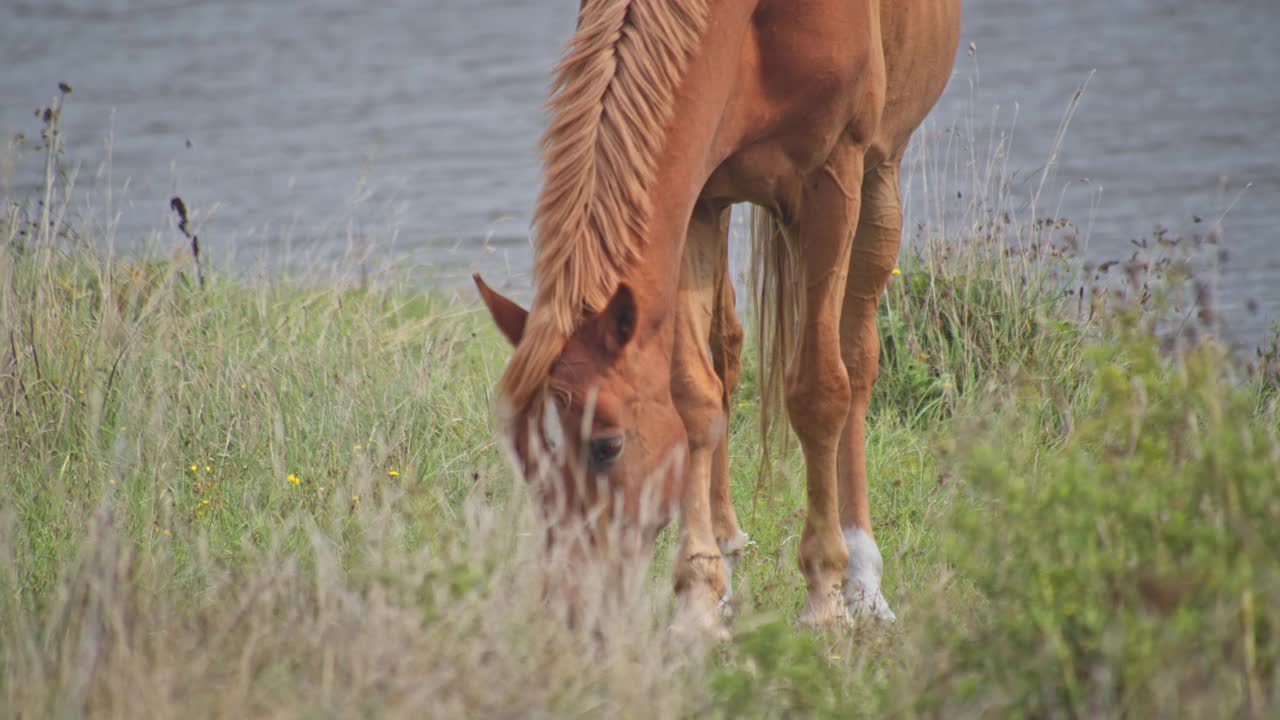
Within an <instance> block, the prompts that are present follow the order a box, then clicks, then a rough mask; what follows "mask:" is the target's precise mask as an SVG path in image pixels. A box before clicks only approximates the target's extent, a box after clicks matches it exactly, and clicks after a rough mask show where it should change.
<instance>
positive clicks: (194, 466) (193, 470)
mask: <svg viewBox="0 0 1280 720" xmlns="http://www.w3.org/2000/svg"><path fill="white" fill-rule="evenodd" d="M199 469H200V467H199V466H197V465H192V466H191V472H195V471H197V470H199Z"/></svg>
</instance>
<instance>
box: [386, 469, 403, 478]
mask: <svg viewBox="0 0 1280 720" xmlns="http://www.w3.org/2000/svg"><path fill="white" fill-rule="evenodd" d="M387 474H388V475H390V476H391V477H400V473H399V472H397V471H396V470H394V469H392V470H388V471H387Z"/></svg>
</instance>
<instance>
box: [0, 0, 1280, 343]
mask: <svg viewBox="0 0 1280 720" xmlns="http://www.w3.org/2000/svg"><path fill="white" fill-rule="evenodd" d="M3 5H4V7H3V8H2V9H0V18H3V21H2V22H0V68H3V69H2V70H0V131H3V132H4V134H5V135H12V134H13V133H15V132H18V131H24V132H26V133H27V134H28V135H31V134H34V131H35V130H36V128H37V125H36V121H35V119H34V118H33V117H32V111H33V109H35V108H36V107H37V106H40V105H43V104H46V103H47V102H48V101H49V100H50V98H51V97H52V96H53V94H54V93H55V92H56V86H57V83H58V82H63V81H65V82H67V83H70V84H71V85H72V86H73V87H74V88H75V91H74V93H73V95H72V96H71V98H70V100H69V106H68V109H67V111H66V114H65V118H64V127H65V129H66V137H67V138H68V144H69V155H70V157H71V158H72V159H73V160H75V161H78V162H81V163H83V167H84V173H83V174H82V177H81V180H80V187H82V188H85V187H88V188H90V190H89V191H87V193H85V194H87V196H88V197H89V198H90V201H91V202H94V203H97V204H98V205H99V206H105V202H106V201H105V200H104V199H103V198H105V197H106V192H105V191H106V188H107V187H108V186H110V188H111V190H112V192H111V195H110V197H111V203H112V206H113V207H114V208H116V209H117V211H118V213H119V224H118V227H117V231H116V233H115V241H114V242H115V244H116V245H117V247H120V248H122V249H128V248H133V247H136V246H137V245H139V244H140V242H141V239H142V238H143V237H144V236H146V235H148V233H152V234H153V235H152V242H155V243H158V244H160V245H162V246H165V245H167V244H169V243H172V244H173V245H177V244H179V242H180V238H178V237H177V236H176V231H175V230H174V229H173V228H174V226H173V220H172V217H171V215H170V211H169V209H168V200H169V198H170V197H171V196H172V195H174V194H179V195H181V196H182V197H183V198H184V199H185V200H186V202H187V204H188V206H189V207H191V208H192V210H193V211H194V213H195V214H196V216H197V217H198V218H199V223H200V233H201V237H202V242H203V245H204V247H205V249H206V252H207V253H208V254H210V255H213V256H215V258H214V259H215V260H216V259H217V257H216V256H222V257H227V256H230V255H234V257H235V258H236V262H238V263H239V264H241V265H246V264H249V263H254V262H257V261H259V259H266V260H265V261H266V262H273V263H274V262H283V260H281V258H289V257H294V258H306V259H307V261H308V262H325V261H328V262H337V261H339V260H340V259H342V258H347V257H351V256H355V257H356V258H366V259H367V260H369V261H375V262H374V264H378V265H388V264H390V265H394V266H396V267H399V268H402V269H403V268H406V267H409V268H421V272H422V275H423V277H424V279H430V280H431V281H435V282H459V281H460V280H461V279H462V278H465V277H466V276H467V275H469V273H470V272H471V271H472V270H475V269H479V270H483V271H485V272H486V273H487V274H489V275H491V276H497V277H499V278H504V277H505V278H507V279H508V282H509V284H510V285H511V286H512V287H514V288H516V289H517V290H518V289H519V288H521V287H527V285H528V265H529V260H530V252H529V248H528V226H529V217H530V214H531V209H532V205H533V201H534V197H535V195H536V190H537V178H538V164H537V154H536V143H537V138H538V135H539V133H540V132H541V129H542V127H543V123H544V116H543V114H542V103H543V101H544V99H545V94H546V88H547V85H548V73H549V70H550V67H551V65H552V63H553V62H554V60H555V58H556V56H557V54H558V52H559V49H560V47H561V45H562V44H563V42H564V40H565V38H567V36H568V34H569V33H570V31H571V30H572V28H573V21H574V8H573V6H574V3H572V2H564V3H548V2H544V1H542V0H451V1H450V2H441V1H438V0H437V1H432V0H426V1H425V2H424V1H422V0H414V1H409V0H400V1H398V2H397V1H392V2H379V3H353V2H350V0H271V1H268V2H261V3H238V2H236V3H232V2H222V1H216V0H5V2H4V3H3ZM964 14H965V20H964V29H963V35H962V38H961V43H960V45H961V50H960V56H959V58H958V60H957V63H956V72H955V76H954V78H953V80H952V83H951V85H950V87H949V89H948V91H947V94H946V95H945V96H944V98H943V100H942V101H941V102H940V104H939V106H938V108H937V109H936V110H935V112H934V114H933V115H932V116H931V119H930V121H929V124H928V126H927V128H926V136H927V137H932V138H945V136H946V134H947V132H948V131H949V130H951V129H953V128H954V129H958V130H959V131H960V132H959V133H958V134H959V135H960V136H962V137H970V138H977V139H979V140H980V141H982V142H983V143H985V142H987V139H989V138H992V137H1000V136H1003V137H1004V138H1005V140H1004V144H1005V145H1007V148H1008V150H1007V154H1006V157H1005V159H1004V160H1003V163H1004V164H1005V165H1006V166H1007V168H1008V170H1009V171H1010V172H1011V173H1013V175H1014V177H1015V179H1017V180H1018V183H1015V187H1016V188H1020V189H1021V191H1028V192H1029V189H1034V186H1035V184H1036V183H1037V182H1038V178H1039V173H1040V170H1041V168H1042V167H1043V166H1044V164H1045V162H1046V160H1047V159H1048V158H1049V157H1050V154H1051V152H1052V151H1053V149H1054V147H1055V145H1054V138H1055V136H1056V134H1057V131H1058V127H1059V125H1060V123H1061V121H1062V119H1063V115H1064V111H1065V110H1066V108H1067V105H1068V102H1069V101H1070V99H1071V97H1072V95H1073V93H1074V92H1075V90H1076V89H1077V87H1078V86H1079V85H1080V84H1081V83H1083V82H1084V81H1086V80H1088V86H1087V89H1086V91H1085V92H1084V94H1083V96H1082V98H1081V100H1080V103H1079V106H1078V108H1077V110H1076V112H1075V114H1074V117H1073V119H1072V121H1071V123H1070V126H1069V129H1068V130H1067V133H1066V135H1065V140H1064V141H1063V143H1062V144H1061V147H1060V148H1059V152H1058V153H1057V155H1056V158H1055V159H1056V165H1055V168H1056V172H1055V173H1054V175H1053V177H1052V179H1051V180H1050V181H1049V183H1048V184H1047V185H1046V190H1045V192H1044V193H1043V194H1042V195H1041V202H1040V203H1039V204H1040V206H1041V207H1046V208H1047V210H1048V211H1051V212H1052V214H1054V215H1061V216H1066V217H1068V218H1071V219H1072V220H1073V221H1075V222H1076V223H1077V224H1078V225H1079V226H1080V227H1081V228H1082V231H1083V232H1084V233H1085V234H1086V236H1087V241H1088V247H1089V252H1090V253H1091V254H1092V255H1095V256H1097V257H1099V258H1110V257H1121V256H1126V255H1127V254H1128V252H1129V251H1130V250H1131V247H1132V246H1131V245H1130V240H1131V239H1133V238H1138V237H1140V236H1144V235H1149V234H1150V233H1151V231H1152V228H1153V227H1154V226H1156V225H1157V224H1159V225H1164V226H1167V227H1168V228H1170V229H1171V231H1172V232H1174V233H1175V234H1176V233H1182V234H1191V233H1194V232H1200V233H1207V232H1208V231H1209V228H1210V227H1212V226H1213V225H1214V224H1220V225H1221V228H1222V232H1223V237H1224V241H1225V243H1226V246H1227V248H1228V249H1229V254H1228V257H1227V260H1226V263H1225V266H1224V267H1223V269H1222V272H1221V275H1220V277H1219V278H1218V290H1219V295H1220V307H1221V308H1222V309H1223V310H1224V311H1225V312H1226V313H1227V314H1228V315H1229V316H1230V318H1231V325H1232V327H1233V329H1234V331H1235V332H1236V334H1237V336H1239V337H1241V338H1243V339H1246V340H1256V339H1260V338H1261V337H1262V336H1263V333H1264V331H1265V329H1266V328H1267V327H1268V326H1269V324H1270V323H1271V322H1272V321H1273V320H1280V282H1277V281H1278V280H1280V231H1278V230H1277V220H1280V2H1276V0H1218V1H1217V2H1214V3H1203V2H1196V1H1193V0H1079V1H1078V2H1073V3H1063V2H1049V1H1048V0H967V2H965V6H964ZM970 43H972V46H973V49H974V52H970V51H969V46H970ZM943 142H945V140H944V141H943ZM984 147H985V145H984ZM108 151H109V157H110V163H109V167H110V173H109V174H106V173H105V172H104V173H101V174H99V173H98V172H97V171H98V169H99V168H100V167H102V166H103V164H104V160H106V159H107V157H108ZM979 152H981V151H979ZM980 159H981V158H980ZM34 165H35V163H30V162H29V163H26V164H25V165H24V166H22V167H20V168H19V172H18V173H17V174H16V176H15V177H14V178H12V179H11V182H12V184H14V185H16V188H15V191H16V192H22V191H23V189H24V188H27V187H30V186H31V185H32V184H33V183H34V182H35V180H36V176H35V173H34V170H33V168H32V167H29V166H34ZM948 190H949V188H948ZM922 204H923V203H921V202H918V201H917V202H916V205H922ZM908 212H909V213H912V212H916V208H914V207H909V208H908ZM920 212H923V211H920ZM1197 218H1199V222H1196V219H1197ZM908 222H909V223H911V220H910V219H909V220H908ZM1250 301H1253V302H1250ZM1254 303H1256V306H1257V308H1258V311H1257V312H1249V311H1248V310H1246V307H1247V306H1248V305H1251V304H1254Z"/></svg>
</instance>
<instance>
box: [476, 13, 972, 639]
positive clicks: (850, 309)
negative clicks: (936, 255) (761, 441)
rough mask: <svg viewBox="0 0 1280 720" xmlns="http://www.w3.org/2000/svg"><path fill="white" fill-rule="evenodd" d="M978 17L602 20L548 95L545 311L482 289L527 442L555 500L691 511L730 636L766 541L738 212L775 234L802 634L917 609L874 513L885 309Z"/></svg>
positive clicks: (538, 276)
mask: <svg viewBox="0 0 1280 720" xmlns="http://www.w3.org/2000/svg"><path fill="white" fill-rule="evenodd" d="M959 15H960V8H959V0H914V1H913V2H880V0H808V1H806V2H796V1H795V0H585V2H584V3H583V4H582V6H581V8H580V11H579V15H578V25H577V30H576V31H575V33H574V34H573V37H572V39H571V41H570V43H569V45H568V48H567V50H566V54H565V56H564V57H563V59H562V60H561V62H560V63H559V65H558V66H557V68H556V71H555V73H556V75H555V84H554V87H553V90H552V95H551V99H550V100H549V103H548V108H549V114H550V123H549V126H548V129H547V131H546V134H545V136H544V137H543V141H542V152H543V175H542V187H541V191H540V194H539V197H538V200H537V205H536V208H535V212H534V229H535V237H536V240H535V257H534V282H535V293H534V298H533V302H532V306H531V308H530V309H529V310H528V311H527V312H526V311H525V310H524V309H522V308H520V307H519V306H517V305H515V304H514V303H512V302H511V301H510V300H508V299H506V298H504V297H502V296H501V295H499V294H497V293H496V292H495V291H493V290H492V289H490V288H489V287H487V286H486V285H485V284H484V283H483V281H481V280H480V278H479V276H477V277H476V282H477V286H478V287H479V289H480V293H481V296H482V297H483V299H484V301H485V303H486V305H487V306H488V308H489V311H490V314H491V315H492V316H493V319H494V321H495V322H496V324H497V325H498V327H499V329H500V330H501V331H502V332H503V334H504V335H505V336H506V337H507V338H508V340H510V341H511V343H512V344H513V345H514V347H515V350H514V354H513V356H512V358H511V361H510V362H509V364H508V365H507V367H506V370H505V372H504V374H503V376H502V378H501V380H500V384H499V387H498V389H497V406H498V414H499V424H500V427H501V432H502V433H503V435H504V437H505V439H506V440H507V441H508V442H509V447H510V449H511V450H513V452H514V456H515V458H516V460H517V462H518V464H519V466H520V468H521V470H522V471H523V472H524V473H525V475H526V476H535V475H538V476H541V477H543V478H544V479H543V480H541V481H539V482H538V483H537V484H538V486H539V487H540V492H539V496H540V497H542V498H543V501H544V503H545V504H546V505H547V507H551V506H555V507H556V508H558V509H559V511H560V515H561V516H567V517H577V518H579V519H581V518H586V517H591V518H593V522H596V523H597V524H598V523H600V522H603V521H605V520H609V519H612V520H614V521H616V522H618V523H621V524H622V525H623V526H630V527H633V528H635V529H639V530H643V533H644V536H645V537H646V538H651V537H652V535H653V533H654V532H656V529H657V528H658V527H660V526H661V525H662V524H663V523H665V522H666V518H667V517H669V516H670V515H671V514H672V513H673V512H674V511H675V510H676V509H678V510H679V513H680V518H681V534H680V540H679V551H678V555H677V557H676V560H675V569H674V575H675V589H676V592H677V595H678V600H679V603H678V605H679V609H680V613H681V617H682V618H683V619H682V620H678V622H681V623H690V622H691V623H694V624H695V625H696V626H706V627H708V628H712V627H718V614H717V603H718V602H720V601H721V600H722V599H723V598H724V597H725V596H726V593H727V592H728V588H729V583H730V579H731V577H730V576H731V573H732V569H733V565H734V563H735V561H736V559H737V558H738V557H739V556H740V553H741V552H742V550H743V546H744V545H745V540H746V536H745V535H744V534H743V533H742V531H741V530H740V529H739V527H738V522H737V519H736V516H735V514H734V510H733V506H732V504H731V501H730V493H729V485H728V455H727V447H726V445H727V442H728V438H727V427H728V415H729V408H730V403H729V398H730V396H731V393H732V392H733V390H734V387H735V385H736V383H737V381H738V369H739V352H740V350H741V345H742V328H741V325H740V323H739V321H738V319H737V317H736V315H735V312H734V296H733V289H732V287H731V285H730V283H729V279H728V270H727V257H728V254H727V245H728V220H729V208H730V206H731V205H732V204H734V203H738V202H749V203H752V204H754V205H755V206H757V208H759V209H760V211H761V212H760V214H761V216H762V218H763V219H762V221H761V222H758V223H757V224H756V228H755V230H754V232H753V235H754V237H753V243H755V248H754V251H755V252H757V253H758V257H760V258H761V259H763V260H765V262H764V267H763V270H762V271H761V272H762V274H763V276H764V284H765V286H766V287H772V288H773V292H772V293H762V297H764V296H765V295H768V297H767V298H766V299H765V300H763V301H762V307H761V308H760V309H761V311H762V312H766V313H767V314H768V316H769V317H770V318H771V320H770V325H771V327H772V330H770V331H769V333H768V334H769V336H770V337H772V338H773V347H772V349H771V350H770V351H769V353H768V355H769V356H770V357H772V358H774V360H775V362H779V363H782V364H783V366H784V371H783V374H782V381H781V384H782V392H781V393H780V394H781V395H782V401H783V404H784V405H785V409H786V412H787V415H788V416H789V419H790V421H791V426H792V428H793V429H794V431H795V434H796V435H797V437H798V438H799V441H800V446H801V449H802V450H803V452H804V458H805V464H806V489H807V497H808V508H807V515H806V518H805V523H804V531H803V534H802V536H801V539H800V546H799V564H800V569H801V571H802V573H803V575H804V578H805V582H806V586H807V599H806V602H805V606H804V608H803V610H802V612H801V616H800V622H801V623H803V624H807V625H813V626H826V625H838V624H842V623H845V622H848V621H849V619H850V617H851V616H852V615H858V614H869V615H873V616H877V617H881V618H892V617H893V613H892V611H890V609H889V607H888V605H887V604H886V602H885V600H884V598H883V596H882V595H881V593H880V578H881V572H882V570H881V567H882V561H881V556H880V551H879V549H878V548H877V546H876V543H875V540H874V539H873V535H872V532H871V517H870V511H869V508H868V507H867V476H866V467H865V455H864V453H865V449H864V444H865V442H864V433H865V416H866V411H867V403H868V398H869V396H870V393H871V387H872V384H873V382H874V381H875V378H876V374H877V372H878V362H879V338H878V337H877V335H876V325H875V314H876V305H877V303H878V299H879V296H880V295H881V293H882V291H883V290H884V287H885V285H886V283H887V281H888V278H889V276H890V273H891V271H892V269H893V267H894V266H895V264H896V259H897V255H898V245H899V241H900V237H901V232H902V208H901V205H900V201H899V178H898V174H899V166H900V164H901V160H902V155H903V151H904V148H905V147H906V145H907V141H908V139H909V137H910V136H911V134H912V132H914V130H915V128H916V127H917V126H918V125H919V124H920V123H921V121H922V120H923V119H924V117H925V115H926V114H927V113H928V112H929V110H930V109H931V108H932V106H933V104H934V102H935V101H936V100H937V98H938V96H939V95H940V94H941V92H942V90H943V88H944V86H945V85H946V83H947V80H948V78H949V76H950V74H951V68H952V63H953V61H954V56H955V51H956V44H957V41H958V35H959V26H960V17H959ZM762 361H763V358H762ZM557 426H558V427H557ZM547 458H551V460H550V461H548V460H547ZM673 458H674V461H673ZM548 469H549V470H550V472H549V477H548V473H547V472H546V471H547V470H548ZM645 498H651V499H652V504H651V509H652V510H654V511H655V512H652V513H648V514H646V513H645V512H644V508H645ZM646 518H649V519H650V520H646ZM641 524H644V527H643V528H641V527H638V526H639V525H641Z"/></svg>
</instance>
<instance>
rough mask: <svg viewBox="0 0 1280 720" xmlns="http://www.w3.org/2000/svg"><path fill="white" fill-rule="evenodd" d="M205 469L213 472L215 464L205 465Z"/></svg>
mask: <svg viewBox="0 0 1280 720" xmlns="http://www.w3.org/2000/svg"><path fill="white" fill-rule="evenodd" d="M204 471H205V472H213V466H212V465H205V466H204Z"/></svg>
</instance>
